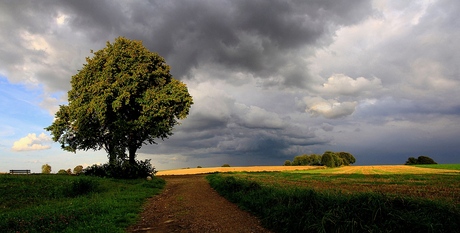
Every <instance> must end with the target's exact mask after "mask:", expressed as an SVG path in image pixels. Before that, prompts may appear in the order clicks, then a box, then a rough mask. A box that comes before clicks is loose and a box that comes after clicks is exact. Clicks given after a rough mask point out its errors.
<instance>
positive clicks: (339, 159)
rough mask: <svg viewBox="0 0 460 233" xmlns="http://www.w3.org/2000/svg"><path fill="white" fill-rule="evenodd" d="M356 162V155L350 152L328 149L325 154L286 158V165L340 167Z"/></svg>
mask: <svg viewBox="0 0 460 233" xmlns="http://www.w3.org/2000/svg"><path fill="white" fill-rule="evenodd" d="M355 162H356V159H355V157H354V156H353V155H352V154H350V153H348V152H343V151H342V152H332V151H326V152H324V154H323V155H317V154H310V155H308V154H303V155H298V156H295V157H294V159H293V160H292V162H291V161H290V160H286V161H285V162H284V166H321V165H322V166H327V167H340V166H342V165H344V166H348V165H350V164H353V163H355Z"/></svg>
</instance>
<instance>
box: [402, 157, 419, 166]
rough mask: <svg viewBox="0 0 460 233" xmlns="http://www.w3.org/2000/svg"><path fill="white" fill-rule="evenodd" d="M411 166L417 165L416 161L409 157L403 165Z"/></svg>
mask: <svg viewBox="0 0 460 233" xmlns="http://www.w3.org/2000/svg"><path fill="white" fill-rule="evenodd" d="M412 164H417V159H416V158H414V157H409V158H408V159H407V161H406V163H405V165H412Z"/></svg>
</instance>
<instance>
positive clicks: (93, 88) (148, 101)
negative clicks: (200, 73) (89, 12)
mask: <svg viewBox="0 0 460 233" xmlns="http://www.w3.org/2000/svg"><path fill="white" fill-rule="evenodd" d="M192 104H193V100H192V97H191V96H190V94H189V92H188V89H187V87H186V85H185V84H184V83H182V82H180V81H178V80H176V79H174V78H173V77H172V75H171V74H170V67H169V66H168V65H167V64H166V63H165V60H164V59H163V58H162V57H161V56H160V55H158V54H157V53H154V52H150V51H149V50H148V49H147V48H145V47H144V46H143V45H142V42H140V41H133V40H129V39H126V38H124V37H118V38H116V39H115V42H114V43H110V42H107V46H106V47H105V48H103V49H101V50H99V51H97V52H95V53H93V56H92V57H88V58H86V64H84V65H83V68H82V69H81V70H79V71H78V73H77V74H76V75H74V76H72V80H71V90H70V91H69V92H68V105H61V106H60V108H59V110H58V112H57V113H56V116H55V120H54V122H53V124H52V125H51V126H49V127H47V128H45V129H46V130H48V131H50V132H51V134H52V136H53V140H54V141H57V142H59V143H60V144H61V147H62V148H63V149H64V150H67V151H71V152H76V150H89V149H93V150H100V149H105V150H106V152H107V153H108V157H109V162H110V163H115V161H116V160H125V159H126V151H128V156H129V163H130V164H132V163H135V157H136V151H137V149H139V148H141V147H142V145H143V144H147V143H150V144H154V143H156V142H155V140H156V139H162V140H163V139H166V138H168V137H169V136H171V135H172V130H173V127H174V126H175V125H177V124H178V123H179V121H178V120H180V119H184V118H186V116H187V115H188V113H189V109H190V107H191V105H192Z"/></svg>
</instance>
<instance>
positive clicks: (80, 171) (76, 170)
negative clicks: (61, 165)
mask: <svg viewBox="0 0 460 233" xmlns="http://www.w3.org/2000/svg"><path fill="white" fill-rule="evenodd" d="M82 172H83V166H82V165H78V166H76V167H75V168H74V169H73V173H74V174H75V175H80V173H82Z"/></svg>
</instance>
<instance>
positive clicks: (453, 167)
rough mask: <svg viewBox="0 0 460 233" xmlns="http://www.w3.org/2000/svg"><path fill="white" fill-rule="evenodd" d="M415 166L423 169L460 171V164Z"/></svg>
mask: <svg viewBox="0 0 460 233" xmlns="http://www.w3.org/2000/svg"><path fill="white" fill-rule="evenodd" d="M414 166H416V167H423V168H436V169H448V170H460V164H425V165H414Z"/></svg>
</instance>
